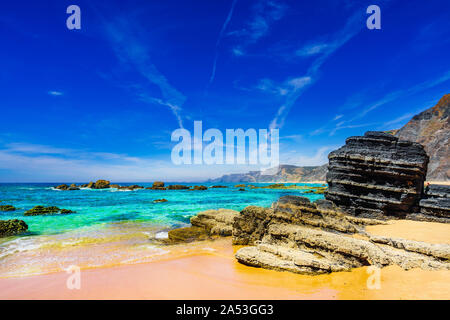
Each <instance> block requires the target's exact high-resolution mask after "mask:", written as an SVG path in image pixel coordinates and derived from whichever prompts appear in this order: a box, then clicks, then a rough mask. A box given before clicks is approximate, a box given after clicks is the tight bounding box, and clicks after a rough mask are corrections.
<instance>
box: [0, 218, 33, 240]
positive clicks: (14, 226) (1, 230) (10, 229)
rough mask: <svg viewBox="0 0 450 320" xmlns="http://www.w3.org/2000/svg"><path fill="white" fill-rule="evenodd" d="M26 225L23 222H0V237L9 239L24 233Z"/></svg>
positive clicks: (15, 220) (26, 228)
mask: <svg viewBox="0 0 450 320" xmlns="http://www.w3.org/2000/svg"><path fill="white" fill-rule="evenodd" d="M27 230H28V225H27V224H26V223H25V221H23V220H17V219H14V220H0V237H9V236H14V235H18V234H21V233H24V232H26V231H27Z"/></svg>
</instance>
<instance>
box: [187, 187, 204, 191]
mask: <svg viewBox="0 0 450 320" xmlns="http://www.w3.org/2000/svg"><path fill="white" fill-rule="evenodd" d="M191 190H199V191H203V190H208V187H205V186H193V187H192V189H191Z"/></svg>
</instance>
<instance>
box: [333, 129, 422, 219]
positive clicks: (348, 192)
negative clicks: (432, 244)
mask: <svg viewBox="0 0 450 320" xmlns="http://www.w3.org/2000/svg"><path fill="white" fill-rule="evenodd" d="M328 159H329V166H328V173H327V183H328V187H329V189H328V192H326V193H325V198H326V199H328V200H331V201H333V202H334V203H335V204H336V205H338V206H339V207H340V208H342V209H343V210H345V211H346V212H347V213H349V214H351V215H354V216H361V217H369V218H382V219H384V218H386V217H388V216H390V217H391V218H392V217H398V218H404V217H406V216H407V215H408V214H411V213H415V212H419V200H420V198H421V195H422V191H423V183H424V180H425V175H426V172H427V165H428V161H429V158H428V155H427V154H426V152H425V150H424V148H423V146H422V145H420V144H419V143H415V142H409V141H402V140H399V139H398V138H396V137H394V136H392V135H390V134H387V133H384V132H376V131H369V132H366V134H365V135H364V136H362V137H359V136H358V137H350V138H347V140H346V144H345V145H344V146H343V147H341V148H339V149H338V150H335V151H333V152H331V153H330V154H329V156H328Z"/></svg>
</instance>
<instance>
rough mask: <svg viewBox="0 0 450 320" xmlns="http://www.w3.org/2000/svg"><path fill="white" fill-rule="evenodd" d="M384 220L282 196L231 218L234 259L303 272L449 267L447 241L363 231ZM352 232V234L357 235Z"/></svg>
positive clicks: (259, 265) (322, 201) (331, 205)
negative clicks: (232, 222) (234, 248)
mask: <svg viewBox="0 0 450 320" xmlns="http://www.w3.org/2000/svg"><path fill="white" fill-rule="evenodd" d="M380 223H385V222H383V221H380V220H372V219H363V218H358V217H353V216H349V215H346V214H344V213H343V212H342V211H341V210H339V209H338V208H337V207H336V206H335V205H334V204H333V203H332V202H330V201H327V200H318V201H316V202H314V203H310V201H309V200H308V199H307V198H304V197H297V196H286V197H282V198H280V199H279V200H278V201H277V202H275V203H274V204H273V205H272V207H271V208H259V207H247V208H245V209H244V210H243V211H242V212H241V214H240V215H239V216H238V217H236V218H235V220H234V228H233V243H234V244H240V245H248V246H247V247H244V248H241V249H239V250H238V251H237V252H236V258H237V260H238V261H239V262H241V263H243V264H246V265H250V266H255V267H262V268H267V269H274V270H282V271H291V272H295V273H304V274H320V273H328V272H335V271H346V270H350V269H352V268H356V267H362V266H369V265H375V266H378V267H382V266H387V265H398V266H400V267H402V268H403V269H406V270H407V269H411V268H423V269H428V270H430V269H447V270H448V269H450V263H449V259H450V245H446V244H440V245H439V244H427V243H424V242H418V241H410V240H404V239H393V238H385V237H376V236H371V235H369V234H367V233H366V232H365V230H364V226H365V225H369V224H380ZM356 235H357V237H356Z"/></svg>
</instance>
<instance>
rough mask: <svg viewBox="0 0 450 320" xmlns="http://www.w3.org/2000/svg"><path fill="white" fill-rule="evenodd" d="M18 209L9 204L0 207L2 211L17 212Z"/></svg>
mask: <svg viewBox="0 0 450 320" xmlns="http://www.w3.org/2000/svg"><path fill="white" fill-rule="evenodd" d="M16 210H17V209H16V207H14V206H11V205H9V204H7V205H3V206H0V211H16Z"/></svg>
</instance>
